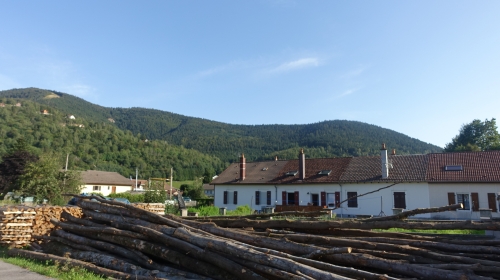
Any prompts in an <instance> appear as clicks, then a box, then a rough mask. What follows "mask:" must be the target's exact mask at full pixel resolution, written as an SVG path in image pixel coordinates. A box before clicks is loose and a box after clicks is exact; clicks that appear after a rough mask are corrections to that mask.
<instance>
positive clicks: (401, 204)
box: [394, 192, 406, 209]
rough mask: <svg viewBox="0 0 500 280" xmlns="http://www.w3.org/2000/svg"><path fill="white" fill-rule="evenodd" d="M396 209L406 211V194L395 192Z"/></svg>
mask: <svg viewBox="0 0 500 280" xmlns="http://www.w3.org/2000/svg"><path fill="white" fill-rule="evenodd" d="M394 208H401V209H406V198H405V193H404V192H394Z"/></svg>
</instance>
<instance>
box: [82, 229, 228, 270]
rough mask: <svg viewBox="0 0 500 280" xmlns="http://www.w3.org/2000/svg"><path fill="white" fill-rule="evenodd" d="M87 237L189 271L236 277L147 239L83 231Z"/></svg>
mask: <svg viewBox="0 0 500 280" xmlns="http://www.w3.org/2000/svg"><path fill="white" fill-rule="evenodd" d="M82 234H83V235H85V236H87V237H92V238H96V239H99V240H103V241H107V242H112V243H115V244H119V245H121V246H124V247H127V248H133V249H135V250H138V251H141V252H143V253H146V254H148V255H152V256H155V257H157V258H160V259H162V260H165V261H167V262H169V263H172V264H175V265H178V266H180V267H182V268H184V269H186V270H188V271H192V272H195V273H197V274H201V275H204V276H207V277H211V278H214V279H234V276H233V275H231V274H229V273H227V272H226V271H224V270H222V269H219V268H217V267H214V266H213V265H211V264H208V263H206V262H204V261H200V260H196V259H194V258H191V257H189V256H188V255H186V254H182V253H179V252H177V251H175V250H172V249H170V248H168V247H166V246H164V245H160V244H157V243H152V242H149V241H145V240H140V239H134V238H130V237H125V236H116V235H110V234H104V233H82Z"/></svg>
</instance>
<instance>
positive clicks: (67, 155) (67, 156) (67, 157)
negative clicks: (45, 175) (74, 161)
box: [64, 153, 69, 171]
mask: <svg viewBox="0 0 500 280" xmlns="http://www.w3.org/2000/svg"><path fill="white" fill-rule="evenodd" d="M68 159H69V153H67V154H66V168H64V171H68Z"/></svg>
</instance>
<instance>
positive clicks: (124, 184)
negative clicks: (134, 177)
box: [81, 170, 135, 196]
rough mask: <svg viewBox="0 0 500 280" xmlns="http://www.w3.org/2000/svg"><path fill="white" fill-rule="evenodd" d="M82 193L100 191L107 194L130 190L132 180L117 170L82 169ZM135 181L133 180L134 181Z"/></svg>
mask: <svg viewBox="0 0 500 280" xmlns="http://www.w3.org/2000/svg"><path fill="white" fill-rule="evenodd" d="M81 174H82V181H83V183H84V185H83V186H82V190H81V192H82V193H93V192H94V193H101V194H102V195H104V196H107V195H109V194H112V193H122V192H126V191H131V190H132V181H131V180H130V179H127V178H125V177H123V176H122V175H120V174H118V173H117V172H106V171H97V170H87V171H82V172H81ZM134 182H135V181H134Z"/></svg>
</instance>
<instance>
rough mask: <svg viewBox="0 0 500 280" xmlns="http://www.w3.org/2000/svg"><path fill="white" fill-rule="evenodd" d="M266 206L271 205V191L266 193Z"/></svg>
mask: <svg viewBox="0 0 500 280" xmlns="http://www.w3.org/2000/svg"><path fill="white" fill-rule="evenodd" d="M267 205H271V191H267Z"/></svg>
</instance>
